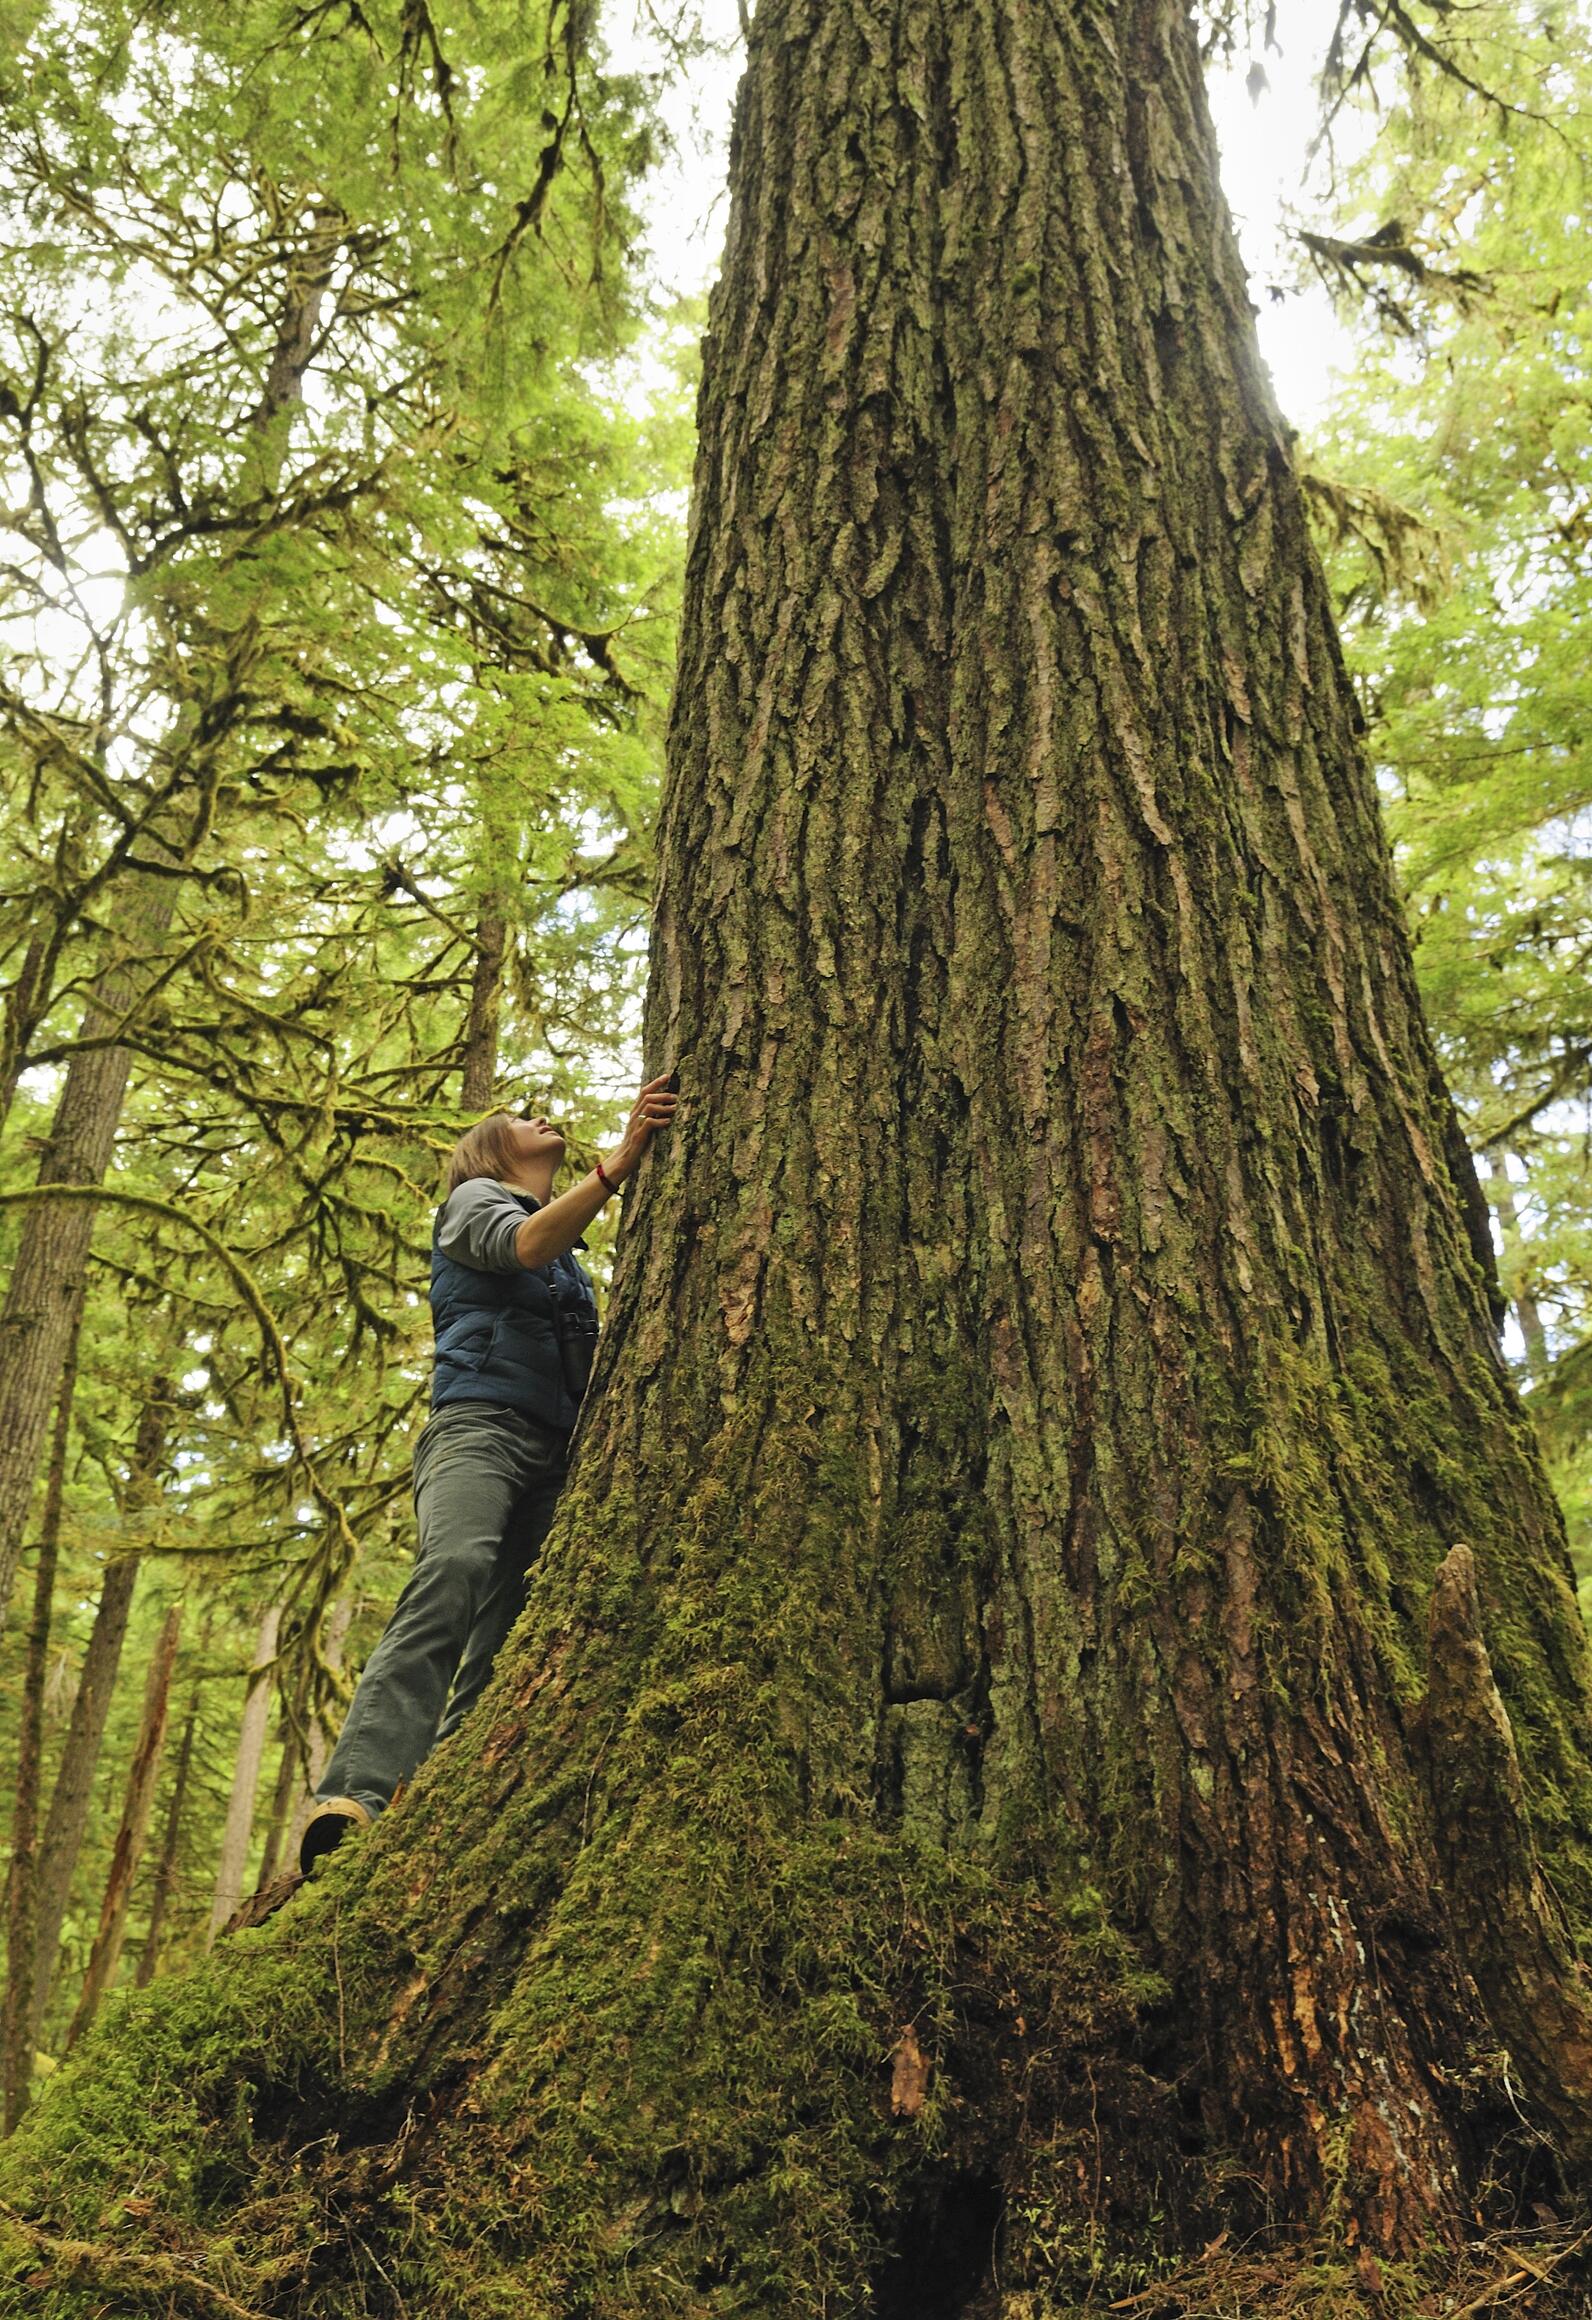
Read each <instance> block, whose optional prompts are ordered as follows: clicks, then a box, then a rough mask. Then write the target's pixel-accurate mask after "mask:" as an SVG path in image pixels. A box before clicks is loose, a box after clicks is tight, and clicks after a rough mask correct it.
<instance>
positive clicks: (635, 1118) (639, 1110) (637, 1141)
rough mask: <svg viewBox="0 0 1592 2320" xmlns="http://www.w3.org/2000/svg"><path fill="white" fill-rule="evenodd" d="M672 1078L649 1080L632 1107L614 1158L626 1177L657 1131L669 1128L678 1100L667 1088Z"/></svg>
mask: <svg viewBox="0 0 1592 2320" xmlns="http://www.w3.org/2000/svg"><path fill="white" fill-rule="evenodd" d="M672 1076H673V1075H672V1074H671V1073H669V1072H666V1071H664V1072H660V1073H659V1074H658V1077H657V1078H656V1079H649V1080H648V1081H647V1083H646V1085H645V1087H644V1088H643V1089H642V1091H641V1093H640V1095H638V1096H637V1098H636V1100H635V1103H634V1104H633V1105H632V1107H631V1112H630V1117H629V1119H628V1120H627V1121H626V1123H625V1133H624V1136H623V1139H622V1140H621V1142H620V1146H619V1149H618V1151H617V1152H616V1153H615V1154H614V1161H615V1163H616V1164H617V1165H618V1166H619V1167H621V1168H623V1169H624V1171H625V1173H626V1175H628V1174H629V1173H630V1171H631V1169H632V1168H634V1167H635V1166H636V1165H637V1164H638V1162H639V1161H640V1159H641V1155H642V1154H643V1152H645V1150H646V1149H647V1146H648V1145H649V1144H650V1143H651V1141H652V1139H653V1137H654V1136H655V1135H656V1134H657V1132H658V1130H659V1129H660V1128H666V1127H668V1125H669V1123H670V1121H671V1120H672V1119H673V1118H674V1108H675V1106H676V1104H677V1103H678V1102H679V1101H680V1099H679V1097H678V1096H677V1095H676V1094H674V1092H673V1091H672V1090H671V1088H670V1086H669V1081H670V1079H671V1077H672Z"/></svg>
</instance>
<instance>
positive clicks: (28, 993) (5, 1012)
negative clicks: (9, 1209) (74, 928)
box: [0, 934, 49, 1129]
mask: <svg viewBox="0 0 1592 2320" xmlns="http://www.w3.org/2000/svg"><path fill="white" fill-rule="evenodd" d="M48 948H49V946H48V944H47V942H46V940H45V937H44V936H43V935H42V934H36V935H34V936H33V938H32V940H31V941H30V942H29V944H28V947H27V949H26V950H25V951H24V952H23V954H22V964H21V966H20V967H19V968H18V969H17V979H16V981H15V982H14V983H13V984H12V986H11V988H10V990H9V991H8V992H7V993H6V997H5V1005H4V1007H3V1008H0V1129H3V1128H4V1126H5V1124H6V1121H7V1119H8V1118H9V1117H10V1113H11V1106H12V1104H13V1103H14V1102H15V1100H16V1093H17V1082H18V1081H19V1080H20V1079H21V1077H22V1071H23V1066H24V1064H25V1062H26V1060H27V1052H28V1042H29V1040H30V1039H31V1038H32V1036H33V1032H34V1029H35V1027H36V1025H37V1023H38V1020H39V1015H40V1012H41V1005H40V1002H41V999H42V996H43V994H42V993H41V992H40V989H39V978H40V975H41V973H42V971H43V967H44V961H45V957H46V955H47V952H48Z"/></svg>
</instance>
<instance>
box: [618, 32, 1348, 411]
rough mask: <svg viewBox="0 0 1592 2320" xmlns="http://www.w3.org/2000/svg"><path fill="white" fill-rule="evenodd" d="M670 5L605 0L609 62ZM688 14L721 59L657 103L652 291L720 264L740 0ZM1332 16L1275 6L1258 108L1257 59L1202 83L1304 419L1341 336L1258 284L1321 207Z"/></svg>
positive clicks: (1286, 268) (650, 208)
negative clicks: (1293, 217)
mask: <svg viewBox="0 0 1592 2320" xmlns="http://www.w3.org/2000/svg"><path fill="white" fill-rule="evenodd" d="M671 13H672V11H671V8H670V6H669V0H608V4H607V7H606V9H605V26H604V29H605V32H606V35H607V39H608V45H609V50H610V53H611V55H612V57H613V60H614V63H615V64H616V66H618V67H619V68H620V69H621V70H624V71H643V72H645V71H659V70H661V69H663V68H664V66H665V63H666V58H665V54H664V51H663V49H662V47H661V46H660V43H659V41H658V39H657V36H656V33H655V32H654V31H653V30H652V29H651V27H652V25H653V24H655V23H656V21H657V19H658V17H659V16H660V15H661V16H663V17H664V18H665V19H667V18H668V16H669V15H670V14H671ZM696 13H697V15H698V16H699V18H700V21H701V23H702V25H703V28H704V30H705V31H706V32H707V33H708V34H709V36H710V37H711V38H712V39H714V40H715V41H717V42H718V43H719V44H720V46H721V48H722V50H723V54H721V55H720V56H717V57H713V58H708V59H704V60H701V61H700V62H698V63H697V64H695V65H693V66H692V67H691V69H690V70H689V72H688V73H686V74H684V75H682V76H679V77H678V78H673V79H672V81H671V85H670V87H669V89H668V91H667V94H666V97H665V101H664V105H663V111H664V114H665V117H666V119H667V121H668V122H669V124H670V126H671V128H672V130H673V132H674V135H675V137H676V139H677V143H678V151H677V153H676V154H675V156H674V158H673V159H672V160H671V161H669V162H668V163H666V164H665V165H664V166H663V167H662V168H660V169H658V170H656V171H655V172H654V173H653V176H652V179H651V186H650V198H649V200H648V201H647V203H646V205H645V207H646V214H647V221H648V228H649V236H650V241H651V247H652V256H653V263H654V268H655V271H656V274H657V278H658V283H659V287H660V289H664V290H669V291H677V292H688V291H693V290H700V289H704V288H706V286H707V285H708V283H709V282H711V280H712V279H713V276H714V274H715V272H716V271H717V268H718V260H719V250H720V246H721V243H722V240H723V235H724V220H725V201H724V179H725V171H726V167H727V160H728V141H729V125H730V108H731V105H732V103H733V100H734V95H735V84H736V80H737V78H738V76H739V72H740V42H739V31H738V16H737V9H736V0H698V6H697V9H696ZM1337 13H1338V6H1337V0H1290V4H1289V6H1287V7H1286V8H1282V9H1279V11H1278V14H1279V17H1280V18H1281V19H1282V22H1283V29H1282V30H1281V31H1280V32H1279V36H1278V37H1279V39H1280V40H1281V42H1282V43H1283V52H1282V54H1281V55H1278V54H1276V53H1272V54H1269V55H1267V56H1265V57H1264V58H1262V59H1261V60H1260V61H1261V62H1262V63H1263V64H1264V66H1265V71H1266V76H1267V80H1268V82H1269V84H1270V85H1269V87H1268V88H1266V89H1265V90H1263V91H1262V92H1261V95H1260V98H1259V101H1258V103H1252V102H1251V101H1250V98H1249V95H1248V93H1247V91H1246V89H1245V85H1244V84H1245V77H1246V75H1247V73H1248V70H1249V67H1250V64H1251V62H1252V61H1253V60H1252V59H1251V57H1250V56H1248V55H1247V54H1246V55H1240V56H1239V57H1238V59H1237V61H1236V62H1235V63H1234V64H1232V65H1230V66H1228V67H1225V68H1219V69H1217V70H1216V71H1215V72H1213V74H1212V76H1211V80H1210V90H1211V104H1212V110H1213V112H1214V114H1215V118H1216V127H1217V134H1218V136H1219V137H1220V139H1221V145H1222V156H1223V164H1222V176H1223V181H1224V184H1225V186H1226V189H1227V198H1228V201H1229V203H1230V204H1231V207H1232V211H1233V217H1234V221H1235V223H1236V225H1237V228H1238V236H1239V241H1240V244H1241V246H1242V249H1243V252H1244V258H1245V262H1246V264H1247V265H1248V267H1249V273H1250V286H1251V287H1250V295H1251V298H1252V299H1253V301H1254V303H1255V305H1256V306H1258V307H1259V308H1260V322H1259V329H1260V338H1261V346H1262V349H1263V351H1264V353H1265V357H1266V360H1267V362H1268V363H1269V364H1270V366H1271V374H1272V381H1273V384H1274V386H1275V388H1276V392H1277V399H1278V402H1279V403H1280V404H1281V406H1282V409H1283V411H1284V413H1285V414H1286V416H1287V417H1288V418H1289V419H1290V420H1291V421H1292V422H1293V424H1294V425H1295V426H1299V427H1306V426H1308V425H1309V424H1310V423H1311V421H1312V420H1314V419H1315V418H1316V416H1317V415H1318V414H1319V413H1320V412H1321V410H1322V409H1323V407H1324V405H1325V403H1326V400H1327V397H1328V393H1329V390H1330V387H1331V372H1332V366H1333V364H1334V363H1336V362H1341V363H1343V364H1345V365H1346V364H1347V363H1348V361H1349V343H1348V339H1347V337H1346V335H1345V333H1344V332H1343V331H1342V330H1341V329H1340V328H1339V326H1338V325H1337V323H1336V321H1335V320H1334V317H1333V314H1332V309H1331V306H1330V304H1329V301H1328V299H1327V296H1326V293H1325V292H1324V291H1323V290H1321V289H1320V288H1316V289H1313V290H1310V291H1307V292H1304V293H1302V294H1290V295H1289V296H1288V297H1287V298H1286V299H1285V300H1284V301H1282V302H1281V303H1280V304H1274V303H1273V302H1272V300H1271V298H1270V297H1269V296H1268V295H1267V286H1268V284H1269V283H1270V282H1271V281H1273V280H1282V281H1287V280H1289V279H1290V278H1291V276H1292V274H1293V271H1294V269H1293V265H1292V263H1291V261H1290V259H1289V257H1288V254H1287V252H1286V250H1285V248H1284V235H1283V226H1284V221H1285V219H1286V216H1287V214H1288V212H1289V210H1290V209H1292V210H1293V211H1294V212H1295V213H1296V214H1297V215H1299V216H1301V217H1302V218H1303V219H1304V220H1305V222H1312V221H1313V220H1314V219H1315V218H1316V217H1317V216H1318V215H1319V210H1318V208H1317V206H1316V205H1315V204H1313V203H1312V202H1311V200H1310V198H1309V194H1308V190H1307V189H1306V187H1305V185H1304V183H1303V173H1304V169H1305V163H1306V155H1307V153H1308V152H1309V148H1310V143H1311V139H1312V138H1313V136H1314V135H1315V132H1316V127H1317V123H1318V120H1319V102H1318V99H1317V97H1316V94H1315V90H1314V87H1313V85H1312V84H1313V80H1314V76H1315V74H1316V73H1317V72H1318V71H1319V69H1320V63H1321V58H1322V56H1323V54H1324V53H1325V50H1326V45H1327V42H1328V41H1329V39H1330V38H1331V35H1332V28H1333V25H1334V23H1335V22H1336V20H1337ZM1341 150H1342V148H1341V145H1340V152H1341Z"/></svg>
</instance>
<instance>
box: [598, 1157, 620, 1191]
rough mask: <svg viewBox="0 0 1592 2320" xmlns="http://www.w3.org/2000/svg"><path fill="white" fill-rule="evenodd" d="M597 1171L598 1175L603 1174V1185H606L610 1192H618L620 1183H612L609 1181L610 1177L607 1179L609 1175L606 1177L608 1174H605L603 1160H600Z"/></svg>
mask: <svg viewBox="0 0 1592 2320" xmlns="http://www.w3.org/2000/svg"><path fill="white" fill-rule="evenodd" d="M597 1173H598V1175H599V1176H602V1180H603V1185H604V1188H605V1189H606V1190H607V1191H609V1192H617V1191H618V1190H619V1187H618V1185H617V1184H610V1183H609V1182H608V1179H607V1177H606V1176H603V1164H602V1162H601V1161H600V1160H599V1161H598V1162H597Z"/></svg>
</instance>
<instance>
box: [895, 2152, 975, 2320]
mask: <svg viewBox="0 0 1592 2320" xmlns="http://www.w3.org/2000/svg"><path fill="white" fill-rule="evenodd" d="M1000 2221H1001V2187H1000V2179H999V2177H998V2176H995V2175H992V2174H966V2175H953V2176H952V2177H951V2178H950V2179H949V2181H942V2182H940V2183H936V2184H934V2185H932V2186H930V2187H928V2188H926V2189H925V2190H924V2191H923V2192H921V2193H920V2194H919V2196H918V2198H917V2199H916V2200H915V2201H914V2202H913V2204H912V2206H911V2207H910V2208H908V2210H907V2211H906V2213H905V2215H904V2216H902V2217H901V2218H900V2220H899V2222H898V2224H897V2227H896V2237H895V2244H894V2246H893V2247H892V2248H891V2250H890V2252H889V2254H888V2255H887V2256H886V2257H885V2260H884V2262H883V2263H882V2264H881V2265H880V2267H879V2270H878V2273H877V2275H876V2278H875V2284H874V2304H873V2309H874V2320H981V2316H982V2314H983V2313H984V2311H985V2310H986V2299H987V2306H988V2309H989V2310H990V2311H993V2309H994V2296H993V2292H992V2291H993V2284H994V2278H995V2238H996V2234H997V2232H998V2231H999V2229H1000Z"/></svg>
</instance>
